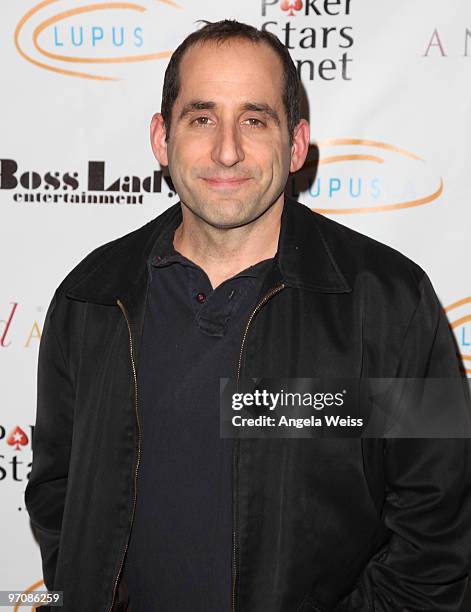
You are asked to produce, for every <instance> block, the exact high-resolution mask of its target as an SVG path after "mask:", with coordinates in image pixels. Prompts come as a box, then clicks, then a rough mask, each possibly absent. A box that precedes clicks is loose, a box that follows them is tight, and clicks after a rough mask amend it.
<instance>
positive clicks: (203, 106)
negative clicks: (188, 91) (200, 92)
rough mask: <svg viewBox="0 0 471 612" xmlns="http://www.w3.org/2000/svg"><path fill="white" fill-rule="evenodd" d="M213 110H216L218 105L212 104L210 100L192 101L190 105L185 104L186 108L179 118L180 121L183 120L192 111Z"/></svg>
mask: <svg viewBox="0 0 471 612" xmlns="http://www.w3.org/2000/svg"><path fill="white" fill-rule="evenodd" d="M213 108H216V103H215V102H211V101H210V100H207V101H205V100H192V101H191V102H188V104H185V106H184V107H183V108H182V110H181V112H180V115H179V116H178V118H179V119H183V118H184V117H185V116H186V115H188V114H189V113H191V112H192V111H198V110H211V109H213Z"/></svg>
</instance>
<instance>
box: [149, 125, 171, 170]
mask: <svg viewBox="0 0 471 612" xmlns="http://www.w3.org/2000/svg"><path fill="white" fill-rule="evenodd" d="M166 137H167V131H166V129H165V123H164V118H163V117H162V114H161V113H155V115H154V116H153V117H152V121H151V122H150V144H151V146H152V151H153V152H154V155H155V158H156V159H157V161H158V162H159V163H160V165H161V166H168V154H167V140H166Z"/></svg>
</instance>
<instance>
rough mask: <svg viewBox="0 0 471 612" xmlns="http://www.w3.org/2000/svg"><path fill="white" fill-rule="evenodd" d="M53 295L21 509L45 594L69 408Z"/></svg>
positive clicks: (64, 471)
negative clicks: (36, 554) (27, 519)
mask: <svg viewBox="0 0 471 612" xmlns="http://www.w3.org/2000/svg"><path fill="white" fill-rule="evenodd" d="M56 295H57V294H56ZM56 295H55V296H54V298H53V299H52V302H51V304H50V306H49V309H48V311H47V314H46V319H45V323H44V329H43V334H42V338H41V343H40V348H39V361H38V378H37V413H36V424H35V428H34V435H33V442H32V449H33V463H32V469H31V472H30V475H29V480H28V484H27V486H26V491H25V504H26V509H27V511H28V513H29V516H30V519H31V524H32V528H33V532H34V534H35V536H36V538H37V540H38V543H39V547H40V550H41V557H42V566H43V577H44V582H45V584H46V587H47V588H48V589H49V590H53V587H54V575H55V571H56V564H57V554H58V550H59V539H60V532H61V523H62V515H63V511H64V502H65V496H66V489H67V475H68V467H69V457H70V447H71V440H72V423H73V407H74V388H73V384H72V381H71V377H70V373H69V371H68V367H67V360H66V355H65V353H64V351H63V349H62V347H61V343H60V341H59V338H58V334H57V331H56V329H55V319H56V307H57V297H56Z"/></svg>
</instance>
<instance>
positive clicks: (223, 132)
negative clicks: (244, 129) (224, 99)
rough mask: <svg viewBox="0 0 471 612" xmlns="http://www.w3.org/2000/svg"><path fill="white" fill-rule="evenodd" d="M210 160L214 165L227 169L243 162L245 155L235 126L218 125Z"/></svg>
mask: <svg viewBox="0 0 471 612" xmlns="http://www.w3.org/2000/svg"><path fill="white" fill-rule="evenodd" d="M211 158H212V160H213V161H214V162H215V163H217V164H221V165H222V166H227V167H230V166H234V165H235V164H237V163H238V162H241V161H243V159H244V158H245V155H244V151H243V148H242V143H241V134H240V133H239V130H238V127H237V125H234V124H225V125H223V124H221V125H219V128H218V130H217V132H216V134H215V139H214V145H213V149H212V153H211Z"/></svg>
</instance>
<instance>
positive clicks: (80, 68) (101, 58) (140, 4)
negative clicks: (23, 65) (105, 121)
mask: <svg viewBox="0 0 471 612" xmlns="http://www.w3.org/2000/svg"><path fill="white" fill-rule="evenodd" d="M179 8H180V7H179V5H178V4H177V3H176V2H174V1H173V0H138V1H137V2H98V3H87V2H85V1H84V0H76V1H72V0H44V1H43V2H40V3H37V4H35V5H34V6H32V7H31V8H30V10H29V11H27V12H26V13H25V14H24V15H23V16H22V18H21V19H20V21H19V22H18V24H17V26H16V29H15V32H14V43H15V47H16V50H17V52H18V53H19V54H20V55H21V57H22V58H23V59H25V60H26V61H28V62H30V63H31V64H33V65H34V66H36V67H37V68H41V69H43V70H49V71H52V72H55V73H58V74H62V75H66V76H70V77H78V78H86V79H95V80H100V81H113V80H117V79H119V78H121V77H122V74H123V70H124V68H123V66H124V65H125V64H135V63H136V62H149V61H153V60H160V59H164V58H169V57H170V55H171V54H172V50H171V36H172V33H174V28H163V27H162V23H165V22H166V21H167V22H172V21H175V17H176V16H177V15H176V11H177V10H178V9H179Z"/></svg>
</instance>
